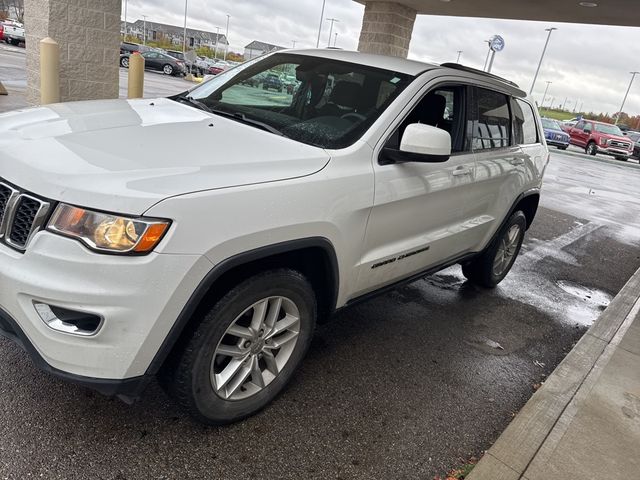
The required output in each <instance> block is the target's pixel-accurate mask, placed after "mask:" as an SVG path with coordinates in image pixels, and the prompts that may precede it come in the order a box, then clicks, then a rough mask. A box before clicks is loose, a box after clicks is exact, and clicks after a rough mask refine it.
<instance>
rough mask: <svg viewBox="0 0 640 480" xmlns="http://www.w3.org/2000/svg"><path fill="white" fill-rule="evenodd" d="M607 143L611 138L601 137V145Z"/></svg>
mask: <svg viewBox="0 0 640 480" xmlns="http://www.w3.org/2000/svg"><path fill="white" fill-rule="evenodd" d="M607 143H609V139H607V138H600V145H603V146H604V145H606V144H607Z"/></svg>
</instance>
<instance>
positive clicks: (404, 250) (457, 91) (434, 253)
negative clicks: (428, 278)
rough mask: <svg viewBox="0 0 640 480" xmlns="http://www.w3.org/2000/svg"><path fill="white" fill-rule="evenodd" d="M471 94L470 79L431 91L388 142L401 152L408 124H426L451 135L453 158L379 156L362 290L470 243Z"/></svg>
mask: <svg viewBox="0 0 640 480" xmlns="http://www.w3.org/2000/svg"><path fill="white" fill-rule="evenodd" d="M467 97H468V95H467V87H466V86H463V85H455V84H443V85H442V86H438V87H435V88H433V89H431V90H430V91H429V92H427V93H426V94H425V95H424V96H423V97H422V98H421V99H420V100H419V101H417V103H416V105H415V107H414V108H413V110H412V111H411V113H409V114H408V115H407V116H406V117H405V118H404V120H402V122H401V123H400V124H399V125H398V127H397V128H396V130H395V131H394V133H393V134H392V135H391V136H390V137H389V139H388V140H387V142H386V144H385V147H388V148H393V149H394V150H398V149H399V146H400V140H401V137H402V134H403V132H404V129H405V128H406V126H407V125H409V124H411V123H426V124H429V125H432V126H435V127H438V128H442V129H444V130H446V131H448V132H449V133H450V134H451V137H452V150H453V152H452V155H451V158H450V159H449V160H448V161H446V162H443V163H418V162H407V163H394V164H381V163H380V162H379V161H378V159H376V161H374V172H375V199H374V206H373V209H372V211H371V216H370V219H369V223H368V226H367V232H366V237H365V244H364V249H363V257H362V259H361V264H360V274H359V278H358V293H359V294H364V293H366V292H368V291H371V290H373V289H375V288H377V287H380V286H383V285H386V284H391V283H394V282H395V281H398V280H401V279H403V278H407V277H410V276H411V275H413V274H416V273H419V272H421V271H424V270H426V269H428V268H430V267H432V266H436V265H438V264H440V263H442V262H443V261H445V260H447V259H451V258H454V257H456V256H457V255H460V254H462V253H464V252H465V250H466V249H467V248H468V238H467V236H466V231H465V230H466V228H467V226H466V224H465V222H466V217H467V216H466V209H467V198H468V196H467V189H468V187H469V185H470V184H471V182H472V180H473V177H474V174H475V162H474V156H473V154H472V153H471V151H470V150H469V142H468V139H467V136H466V111H467ZM383 163H384V162H383Z"/></svg>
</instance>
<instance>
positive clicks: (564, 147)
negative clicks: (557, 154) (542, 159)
mask: <svg viewBox="0 0 640 480" xmlns="http://www.w3.org/2000/svg"><path fill="white" fill-rule="evenodd" d="M568 147H569V146H568V145H566V146H563V147H558V149H560V150H566V149H567V148H568Z"/></svg>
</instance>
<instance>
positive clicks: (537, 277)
mask: <svg viewBox="0 0 640 480" xmlns="http://www.w3.org/2000/svg"><path fill="white" fill-rule="evenodd" d="M621 192H624V193H621ZM639 209H640V171H638V170H637V169H635V168H629V167H625V166H624V165H622V164H621V165H619V166H618V165H611V164H609V163H601V162H594V161H589V160H585V161H581V160H578V159H576V158H573V157H568V156H564V155H558V154H554V155H553V158H552V161H551V164H550V166H549V168H548V172H547V176H546V180H545V187H544V195H543V200H542V206H541V209H540V211H539V214H538V218H537V219H536V222H535V223H534V225H533V227H532V228H531V230H530V231H529V233H528V236H527V240H526V244H525V247H524V249H523V252H522V255H521V257H520V258H519V259H518V260H517V262H516V264H515V267H514V270H513V271H512V272H511V274H510V275H509V276H508V277H507V279H506V281H505V282H503V284H501V285H500V286H499V287H498V288H497V289H495V290H492V291H487V290H482V289H479V288H476V287H473V286H471V285H469V284H467V283H465V282H464V280H463V277H462V276H461V272H460V269H459V267H452V268H450V269H447V270H445V271H443V272H440V273H439V274H436V275H434V276H431V277H427V278H425V279H423V280H419V281H417V282H414V283H412V284H410V285H408V286H405V287H403V288H400V289H398V290H396V291H393V292H390V293H388V294H386V295H383V296H381V297H378V298H376V299H373V300H371V301H368V302H366V303H363V304H360V305H359V306H355V307H352V308H350V309H348V310H345V311H343V312H342V313H340V314H339V315H338V316H337V317H336V318H335V319H333V320H332V321H331V322H330V323H328V324H326V325H323V326H320V327H319V328H318V330H317V333H316V336H315V338H314V341H313V344H312V347H311V350H310V353H309V355H308V358H307V359H306V361H305V362H304V364H303V366H302V368H301V370H300V371H299V372H298V373H297V375H295V376H294V379H293V381H292V384H291V385H290V387H289V388H288V389H287V390H286V391H285V392H284V394H283V395H281V396H280V397H279V398H278V399H277V400H276V401H275V402H274V403H273V404H272V405H270V406H269V407H268V408H267V409H266V410H265V411H263V412H262V413H261V414H259V415H257V416H255V417H253V418H251V419H249V420H246V421H244V422H241V423H238V424H236V425H232V426H228V427H224V428H209V427H203V426H201V425H197V424H194V423H193V422H192V421H191V420H190V419H189V418H188V417H187V416H185V415H184V414H183V413H181V412H180V411H179V410H177V409H176V407H175V406H174V405H173V403H172V402H171V401H170V400H169V399H168V398H167V397H166V396H165V395H164V393H163V392H162V391H161V390H160V388H159V387H158V386H157V385H152V386H151V387H150V388H149V389H148V390H147V391H146V392H145V394H144V396H143V398H142V399H141V401H139V402H138V403H136V404H134V405H132V406H128V405H124V404H122V403H120V402H119V401H117V400H111V399H107V398H103V397H102V396H100V395H98V394H94V393H92V392H90V391H87V390H84V389H82V388H80V387H77V386H74V385H70V384H67V383H64V382H61V381H59V380H57V379H54V378H52V377H50V376H48V375H46V374H44V373H41V372H39V371H38V370H36V369H35V368H34V367H33V366H32V364H31V362H30V360H29V358H28V357H27V356H26V354H24V353H23V352H22V351H21V350H20V349H19V348H18V347H16V346H15V345H13V344H12V343H10V342H9V341H6V340H0V411H2V412H3V415H2V418H1V419H0V477H1V478H5V477H6V478H26V477H28V476H33V477H38V476H41V477H43V478H64V479H76V478H77V479H85V478H100V479H138V478H216V479H236V478H238V479H240V478H256V479H261V478H278V479H288V478H290V479H299V478H301V477H304V478H309V479H312V478H322V479H325V478H342V479H370V478H398V479H400V478H403V479H404V478H407V479H409V478H420V479H427V480H430V479H431V478H433V476H434V475H436V474H442V473H443V472H444V471H445V470H447V469H449V468H451V467H454V466H456V465H457V464H459V463H462V462H464V461H465V460H466V459H468V458H469V457H471V456H478V455H479V454H481V452H482V451H483V450H485V449H487V448H488V447H489V446H490V445H491V444H492V443H493V442H494V441H495V439H496V438H497V437H498V436H499V434H500V433H501V432H502V431H503V430H504V428H505V427H506V426H507V424H508V423H509V422H510V421H511V419H512V416H513V414H514V413H515V412H517V411H518V410H519V409H520V408H521V407H522V406H523V405H524V404H525V402H526V401H527V400H528V399H529V397H530V396H531V394H532V393H533V391H534V385H536V384H539V383H540V382H541V381H543V380H544V379H545V375H548V374H549V373H550V372H551V371H552V370H553V369H554V368H555V366H556V365H557V364H558V363H559V362H560V361H561V360H562V358H563V357H564V355H565V354H566V353H567V352H568V351H569V350H570V349H571V348H572V346H573V345H574V343H575V342H576V341H577V340H578V339H579V338H580V337H581V336H582V335H583V333H584V332H585V330H586V329H587V327H588V326H589V325H590V324H591V323H592V322H593V321H594V319H595V318H596V317H597V316H598V315H599V313H600V312H601V311H602V309H604V308H605V306H606V304H607V302H608V300H609V299H610V298H611V297H612V296H614V295H615V294H616V293H617V291H618V290H619V289H620V288H621V287H622V286H623V284H624V283H625V281H626V280H627V279H628V278H629V277H630V276H631V275H632V274H633V272H634V271H635V270H636V269H637V268H638V267H640V254H639V253H638V248H637V239H638V238H639V235H638V234H639V233H640V218H638V216H637V214H636V212H638V210H639ZM132 321H135V319H133V320H132Z"/></svg>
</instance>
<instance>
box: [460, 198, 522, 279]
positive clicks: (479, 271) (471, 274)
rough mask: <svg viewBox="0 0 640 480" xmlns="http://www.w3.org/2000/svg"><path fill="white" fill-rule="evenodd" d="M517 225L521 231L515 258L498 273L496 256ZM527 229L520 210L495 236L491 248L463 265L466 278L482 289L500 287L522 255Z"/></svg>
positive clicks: (514, 254)
mask: <svg viewBox="0 0 640 480" xmlns="http://www.w3.org/2000/svg"><path fill="white" fill-rule="evenodd" d="M516 225H517V226H518V227H519V231H518V233H517V234H518V237H517V243H516V245H515V251H514V253H513V256H512V257H511V258H510V260H509V262H508V264H506V265H505V267H504V269H503V270H501V271H500V272H498V273H496V272H495V269H494V263H495V260H496V256H497V255H498V252H499V250H500V247H501V244H502V242H503V241H504V240H505V238H506V236H507V235H508V233H509V232H510V231H511V229H512V227H514V226H516ZM526 228H527V218H526V217H525V215H524V213H522V212H521V211H520V210H518V211H516V212H515V213H514V214H513V215H511V217H510V218H509V220H508V221H507V223H506V224H505V225H504V226H503V227H502V229H501V230H500V233H498V234H497V235H496V236H495V238H494V239H493V241H492V242H491V244H490V245H489V247H487V249H486V250H485V251H484V252H482V253H481V254H480V255H479V256H477V257H476V258H474V259H473V260H471V261H470V262H467V263H465V264H463V265H462V273H463V274H464V276H465V277H467V279H469V281H471V282H473V283H475V284H477V285H480V286H482V287H486V288H494V287H495V286H496V285H498V284H499V283H500V282H501V281H502V280H503V279H504V277H506V276H507V274H508V273H509V271H510V270H511V267H512V266H513V263H514V262H515V260H516V258H517V257H518V254H519V253H520V248H522V241H523V240H524V233H525V230H526Z"/></svg>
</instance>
